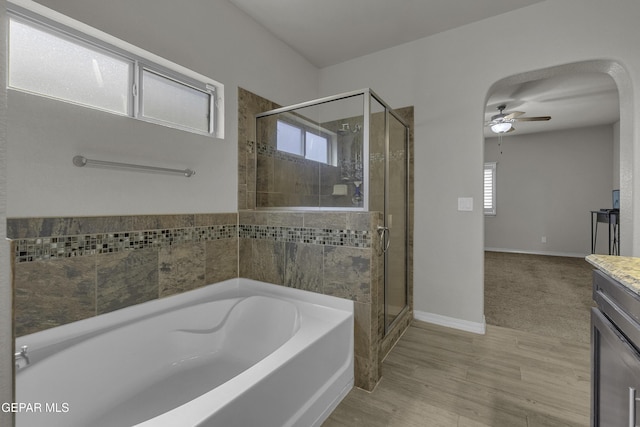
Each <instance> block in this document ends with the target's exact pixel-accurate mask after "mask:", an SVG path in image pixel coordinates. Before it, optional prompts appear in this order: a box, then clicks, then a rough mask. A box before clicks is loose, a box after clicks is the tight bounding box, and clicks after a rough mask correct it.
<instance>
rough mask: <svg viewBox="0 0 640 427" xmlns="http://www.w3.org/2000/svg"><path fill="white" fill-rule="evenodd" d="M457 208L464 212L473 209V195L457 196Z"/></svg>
mask: <svg viewBox="0 0 640 427" xmlns="http://www.w3.org/2000/svg"><path fill="white" fill-rule="evenodd" d="M458 210H459V211H465V212H471V211H473V197H458Z"/></svg>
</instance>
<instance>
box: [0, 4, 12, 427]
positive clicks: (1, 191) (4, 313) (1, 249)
mask: <svg viewBox="0 0 640 427" xmlns="http://www.w3.org/2000/svg"><path fill="white" fill-rule="evenodd" d="M5 22H6V21H5V1H4V0H0V46H1V47H0V63H2V64H4V63H5V60H6V49H5V46H6V36H5V35H6V27H5ZM5 78H6V74H5V68H4V67H0V81H6V80H5ZM6 129H7V91H6V89H5V85H0V403H2V402H11V401H12V398H13V396H12V395H13V393H12V391H13V355H12V354H11V353H12V352H13V334H12V329H11V314H12V311H11V303H12V292H11V279H10V277H11V271H10V267H9V244H8V242H7V240H5V239H6V237H7V229H6V217H7V215H6V214H7V211H6V207H7V206H6V191H7V187H6V170H7V169H6V148H7V138H6ZM11 423H12V416H11V414H10V413H5V412H0V425H3V426H9V425H12V424H11Z"/></svg>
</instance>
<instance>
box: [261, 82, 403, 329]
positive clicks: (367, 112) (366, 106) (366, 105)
mask: <svg viewBox="0 0 640 427" xmlns="http://www.w3.org/2000/svg"><path fill="white" fill-rule="evenodd" d="M360 95H363V109H362V114H363V116H364V117H363V126H362V127H363V141H366V144H362V145H363V147H362V158H363V162H362V163H363V165H362V167H363V172H362V182H363V184H364V183H366V184H367V185H369V184H370V181H369V163H370V161H371V159H370V149H369V148H370V147H369V144H370V140H369V138H370V124H371V117H370V116H371V100H372V98H373V99H375V100H376V101H377V102H378V103H380V105H381V106H382V107H384V113H385V116H384V120H385V126H384V127H385V164H384V168H385V171H384V176H385V179H384V186H385V188H384V212H383V216H384V227H385V228H387V229H388V226H389V217H388V212H389V144H390V139H389V132H390V129H389V123H390V120H389V116H393V117H394V118H395V119H396V120H398V121H399V122H400V123H401V124H402V125H403V126H404V128H405V141H404V148H405V153H406V156H405V157H406V158H405V186H406V187H405V190H406V191H405V197H404V205H405V206H404V216H405V218H404V219H405V222H404V224H405V226H404V227H405V230H404V238H405V242H404V246H405V256H404V269H405V283H404V291H405V306H404V308H402V310H400V312H399V313H398V314H397V315H396V317H395V318H394V319H393V321H392V322H391V323H389V324H387V321H386V318H387V317H386V316H387V304H386V302H387V293H388V286H387V284H388V283H389V266H388V256H387V253H386V250H385V253H384V284H383V286H384V302H383V311H384V316H383V318H384V334H385V335H386V334H387V333H389V331H391V330H392V329H393V328H394V326H395V325H396V324H397V321H398V319H401V318H402V317H403V316H404V315H405V313H406V312H407V311H408V310H409V271H408V266H409V219H410V214H409V195H410V193H409V192H410V186H409V184H410V179H409V165H410V153H409V131H410V129H409V125H408V124H407V123H406V122H405V121H404V120H403V119H402V117H400V116H399V115H398V114H397V113H396V112H395V111H393V109H392V108H391V107H390V106H389V104H387V103H386V102H384V100H382V98H380V96H378V95H377V94H376V93H375V92H374V91H373V90H371V89H370V88H365V89H359V90H354V91H350V92H343V93H340V94H337V95H332V96H327V97H324V98H318V99H314V100H311V101H306V102H301V103H298V104H294V105H289V106H286V107H281V108H276V109H273V110H270V111H266V112H264V113H259V114H256V116H255V118H256V119H259V118H260V117H266V116H271V115H274V114H280V113H286V112H289V111H293V110H297V109H300V108H306V107H313V106H315V105H320V104H325V103H328V102H332V101H337V100H340V99H344V98H351V97H354V96H360ZM365 159H366V161H365ZM369 190H370V189H366V190H365V191H363V192H362V196H363V201H362V207H358V208H349V207H342V208H340V210H352V211H365V212H368V211H369ZM261 209H265V208H261ZM304 210H336V208H335V207H322V206H318V207H307V208H304ZM390 238H391V236H390V234H389V232H386V233H385V234H384V237H383V239H384V241H383V242H382V243H383V246H386V244H387V243H388V242H389V241H390V240H389V239H390Z"/></svg>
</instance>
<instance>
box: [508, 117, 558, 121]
mask: <svg viewBox="0 0 640 427" xmlns="http://www.w3.org/2000/svg"><path fill="white" fill-rule="evenodd" d="M514 120H516V121H518V122H546V121H547V120H551V116H540V117H517V118H515V119H514Z"/></svg>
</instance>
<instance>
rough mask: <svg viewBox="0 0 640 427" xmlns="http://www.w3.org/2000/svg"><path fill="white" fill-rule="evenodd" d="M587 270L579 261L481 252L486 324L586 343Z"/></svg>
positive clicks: (588, 332) (581, 260) (588, 315)
mask: <svg viewBox="0 0 640 427" xmlns="http://www.w3.org/2000/svg"><path fill="white" fill-rule="evenodd" d="M591 270H592V267H591V265H590V264H589V263H587V262H586V261H585V260H584V259H583V258H569V257H555V256H543V255H528V254H513V253H504V252H485V279H484V288H485V294H484V295H485V299H484V309H485V317H486V321H487V324H489V325H497V326H504V327H507V328H512V329H516V330H521V331H527V332H534V333H538V334H541V335H545V336H550V337H557V338H562V339H566V340H569V341H575V342H583V343H588V342H589V341H590V337H591V335H590V332H591V329H590V307H591V306H592V305H593V301H592V298H591Z"/></svg>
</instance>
